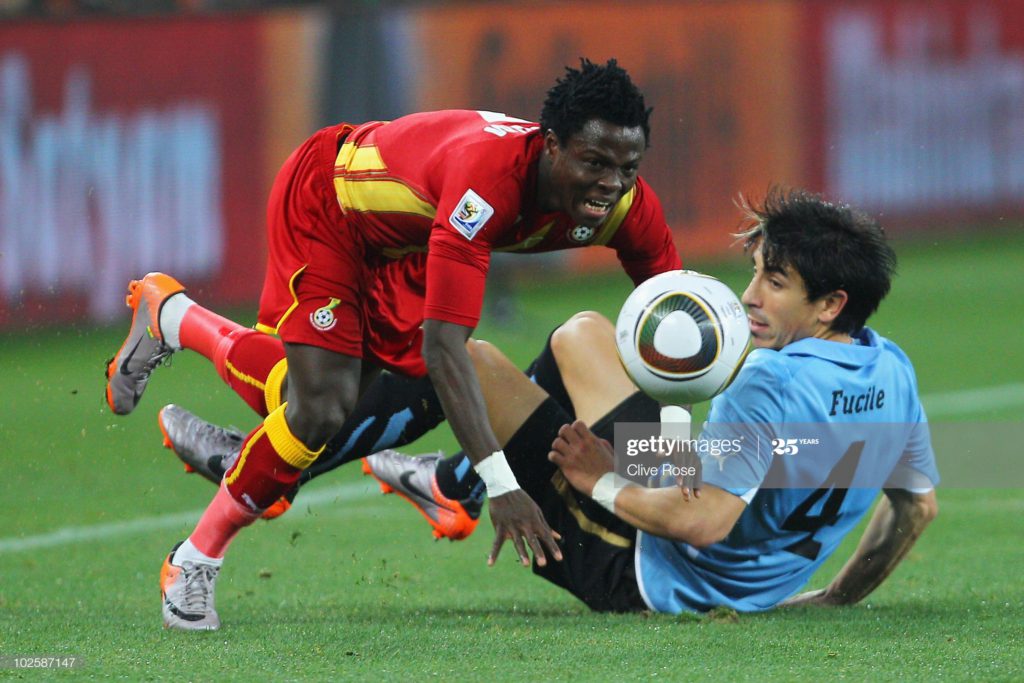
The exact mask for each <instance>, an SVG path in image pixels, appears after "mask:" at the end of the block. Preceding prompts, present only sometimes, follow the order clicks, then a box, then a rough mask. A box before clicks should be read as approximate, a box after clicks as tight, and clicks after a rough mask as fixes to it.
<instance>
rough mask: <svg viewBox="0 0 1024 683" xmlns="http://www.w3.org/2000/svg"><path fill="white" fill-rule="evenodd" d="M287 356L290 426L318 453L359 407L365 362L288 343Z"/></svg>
mask: <svg viewBox="0 0 1024 683" xmlns="http://www.w3.org/2000/svg"><path fill="white" fill-rule="evenodd" d="M285 354H286V355H287V358H288V384H287V387H286V391H285V395H286V397H287V399H288V401H287V409H286V413H285V414H286V419H287V423H288V427H289V429H290V432H291V434H293V435H294V436H295V437H296V438H297V439H298V440H299V441H301V442H302V443H303V444H305V445H306V446H307V447H309V448H310V449H312V450H319V449H320V448H322V447H323V446H324V444H326V443H327V440H328V439H330V438H331V437H332V436H334V435H335V434H336V433H337V432H338V430H340V429H341V427H342V425H344V424H345V418H346V417H347V416H348V415H349V414H351V413H352V410H353V408H354V407H355V405H356V401H357V399H358V398H359V385H360V379H361V377H362V360H361V359H359V358H355V357H353V356H347V355H345V354H342V353H337V352H334V351H329V350H327V349H322V348H320V347H317V346H310V345H308V344H292V343H286V344H285ZM307 467H308V465H307ZM303 469H305V468H303Z"/></svg>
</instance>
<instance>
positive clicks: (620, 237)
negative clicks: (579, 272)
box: [334, 110, 682, 327]
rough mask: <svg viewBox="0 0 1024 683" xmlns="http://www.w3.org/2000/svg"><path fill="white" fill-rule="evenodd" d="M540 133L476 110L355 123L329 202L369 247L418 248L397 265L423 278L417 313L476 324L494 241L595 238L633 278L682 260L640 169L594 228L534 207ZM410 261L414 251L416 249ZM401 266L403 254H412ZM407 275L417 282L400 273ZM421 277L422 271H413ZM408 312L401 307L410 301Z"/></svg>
mask: <svg viewBox="0 0 1024 683" xmlns="http://www.w3.org/2000/svg"><path fill="white" fill-rule="evenodd" d="M542 147H543V136H542V135H541V134H540V128H539V126H538V125H537V124H535V123H531V122H529V121H523V120H520V119H513V118H509V117H506V116H504V115H502V114H495V113H493V112H480V111H456V110H453V111H438V112H426V113H419V114H411V115H409V116H404V117H402V118H399V119H396V120H394V121H391V122H380V121H375V122H370V123H366V124H362V125H359V126H356V127H355V128H354V129H353V130H352V131H351V132H350V133H349V134H348V135H347V137H346V138H345V141H344V144H342V145H341V147H340V150H339V152H338V155H337V159H336V163H335V168H334V189H335V192H336V193H337V197H338V203H339V204H340V206H341V209H342V211H343V212H344V214H345V218H346V221H351V222H352V224H353V225H354V226H355V227H356V228H357V229H358V231H359V232H360V234H361V235H362V237H363V240H364V241H365V244H366V247H367V254H366V256H367V258H370V259H379V261H378V263H377V266H372V267H374V268H375V269H378V268H379V269H381V270H379V273H380V275H381V277H382V278H383V279H384V280H387V281H388V282H389V284H390V285H396V284H399V283H396V282H394V281H393V280H391V279H390V277H389V276H386V275H385V273H384V271H390V270H393V269H392V268H390V267H389V266H388V261H389V260H392V259H400V258H401V257H403V256H404V255H406V254H409V253H411V252H424V251H426V252H427V256H426V267H425V269H426V274H425V276H424V275H423V268H416V267H413V268H408V269H403V270H404V271H405V272H404V275H403V280H405V282H404V286H405V287H411V288H414V289H415V288H418V287H424V286H425V304H424V306H423V309H422V311H416V314H417V315H416V317H419V318H420V320H422V319H423V318H432V319H437V320H444V321H447V322H453V323H457V324H460V325H466V326H468V327H474V326H475V325H476V324H477V322H478V320H479V317H480V310H481V307H482V304H483V295H484V285H485V280H486V275H487V268H488V265H489V262H490V254H491V252H492V251H507V252H523V253H531V252H542V251H552V250H556V249H570V248H575V247H585V246H591V245H605V246H608V247H611V248H613V249H615V250H616V251H617V252H618V257H619V260H620V261H621V262H622V265H623V267H624V268H625V270H626V272H627V273H628V274H629V276H630V277H631V278H632V279H633V281H634V282H635V283H637V284H639V283H640V282H642V281H643V280H645V279H647V278H648V277H650V276H652V275H656V274H658V273H661V272H664V271H667V270H674V269H678V268H681V267H682V264H681V261H680V259H679V255H678V253H677V252H676V250H675V247H674V245H673V243H672V235H671V232H670V231H669V228H668V225H667V224H666V222H665V217H664V213H663V211H662V208H661V204H660V202H659V201H658V198H657V196H656V195H655V194H654V192H653V191H652V190H651V189H650V187H649V186H648V185H647V184H646V183H645V182H644V181H643V180H642V179H639V178H638V179H637V182H636V185H635V186H634V187H633V189H632V190H630V191H629V192H628V193H627V194H626V195H625V196H624V197H623V198H622V199H621V200H620V201H619V202H618V203H617V204H616V205H615V206H614V207H613V209H612V211H611V213H610V214H609V216H608V218H607V219H606V220H605V222H604V224H603V225H602V226H601V227H600V228H597V229H591V228H587V227H584V226H578V225H576V224H575V223H574V222H573V221H572V220H571V219H570V217H569V216H568V215H567V214H564V213H561V212H554V213H542V212H540V211H539V210H538V209H537V207H536V197H535V194H536V188H537V167H538V160H539V158H540V154H541V151H542ZM416 260H418V259H416ZM410 265H411V264H410ZM410 276H411V277H412V278H413V279H415V280H418V282H408V278H409V277H410ZM422 278H425V282H423V280H422ZM409 313H411V312H409Z"/></svg>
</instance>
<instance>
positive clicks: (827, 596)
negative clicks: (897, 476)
mask: <svg viewBox="0 0 1024 683" xmlns="http://www.w3.org/2000/svg"><path fill="white" fill-rule="evenodd" d="M938 512H939V504H938V500H937V499H936V497H935V491H934V490H932V491H929V492H928V493H923V494H917V493H912V492H910V491H905V490H903V489H886V490H885V495H884V496H883V497H882V499H881V500H880V501H879V502H878V506H877V507H876V508H875V512H874V514H873V515H872V516H871V521H870V522H869V523H868V527H867V529H865V531H864V535H863V536H861V539H860V543H858V545H857V549H856V550H855V551H854V553H853V555H852V556H851V557H850V559H849V560H847V562H846V564H845V565H843V568H842V569H841V570H840V571H839V574H838V575H836V577H835V578H834V579H833V580H832V582H831V583H830V584H829V585H828V586H827V587H826V588H822V589H819V590H816V591H808V592H806V593H801V594H799V595H797V596H795V597H793V598H791V599H789V600H787V601H786V602H784V603H782V604H783V605H784V606H794V605H852V604H854V603H857V602H859V601H861V600H863V599H864V598H865V597H867V596H868V595H869V594H870V593H871V591H873V590H874V589H875V588H877V587H878V586H879V585H880V584H881V583H882V581H884V580H885V579H886V577H888V576H889V575H890V574H891V573H892V572H893V570H894V569H895V568H896V566H897V565H898V564H899V563H900V561H901V560H902V559H903V558H904V557H906V555H907V553H908V552H909V551H910V549H911V548H912V547H913V546H914V543H915V542H916V541H917V539H918V538H919V537H920V536H921V534H922V533H923V532H924V530H925V528H926V527H927V526H928V525H929V524H930V523H931V521H932V520H933V519H935V516H936V515H937V514H938Z"/></svg>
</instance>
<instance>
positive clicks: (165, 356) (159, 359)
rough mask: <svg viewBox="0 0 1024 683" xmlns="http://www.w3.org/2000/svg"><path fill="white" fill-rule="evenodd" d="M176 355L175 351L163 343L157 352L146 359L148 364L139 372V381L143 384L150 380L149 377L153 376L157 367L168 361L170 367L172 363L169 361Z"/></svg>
mask: <svg viewBox="0 0 1024 683" xmlns="http://www.w3.org/2000/svg"><path fill="white" fill-rule="evenodd" d="M173 353H174V349H172V348H171V347H170V346H167V345H166V344H164V343H163V342H160V345H159V346H158V347H157V352H156V353H154V354H153V355H152V356H150V357H149V358H147V359H146V362H145V363H143V364H142V369H141V370H140V371H139V379H140V380H141V381H143V382H145V381H146V380H148V379H149V376H150V375H152V374H153V371H154V370H156V368H157V366H158V365H160V364H161V363H163V362H164V360H167V365H168V367H170V365H171V361H170V360H169V359H170V357H171V354H173Z"/></svg>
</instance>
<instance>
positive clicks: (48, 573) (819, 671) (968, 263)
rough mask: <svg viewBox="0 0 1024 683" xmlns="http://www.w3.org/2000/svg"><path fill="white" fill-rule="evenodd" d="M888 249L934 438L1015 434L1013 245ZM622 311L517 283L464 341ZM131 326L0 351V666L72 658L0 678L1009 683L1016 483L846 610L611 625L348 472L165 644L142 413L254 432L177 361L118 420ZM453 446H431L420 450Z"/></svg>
mask: <svg viewBox="0 0 1024 683" xmlns="http://www.w3.org/2000/svg"><path fill="white" fill-rule="evenodd" d="M898 252H899V253H900V256H901V268H900V273H901V274H900V276H899V277H898V279H897V280H896V284H895V287H894V290H893V292H892V294H891V296H890V298H889V300H888V301H886V302H885V303H884V304H883V307H882V310H881V311H880V312H879V314H878V315H877V316H876V318H875V319H874V320H873V323H872V324H873V326H874V327H875V328H876V329H878V330H879V331H880V332H881V333H883V334H885V335H887V336H890V337H891V338H893V339H895V340H896V341H898V342H899V343H900V344H901V345H902V346H903V347H904V348H905V349H906V350H907V352H908V353H909V355H910V356H911V358H912V359H913V360H914V362H915V365H916V367H917V371H918V376H919V380H920V386H921V392H922V394H923V395H924V396H925V397H926V406H928V405H929V401H931V402H932V405H934V406H935V412H934V413H932V420H933V421H938V420H975V421H978V420H982V421H984V420H1003V421H1019V420H1020V417H1019V414H1020V412H1021V409H1022V408H1024V354H1022V353H1021V350H1020V349H1021V343H1020V335H1021V324H1022V320H1024V298H1022V297H1021V284H1022V283H1024V275H1022V274H1024V236H1021V235H1019V234H1018V235H1009V234H1002V235H999V236H990V237H980V238H975V239H972V240H967V239H963V238H947V237H937V238H935V239H928V240H923V241H922V240H919V241H915V242H909V243H900V244H898ZM689 265H691V266H692V267H695V268H698V269H701V270H705V271H707V272H710V273H712V274H717V275H719V276H720V277H722V278H723V279H725V280H726V281H727V282H729V283H730V284H731V285H733V286H734V287H735V288H737V289H741V288H742V287H743V286H744V285H745V278H746V276H747V273H748V268H747V267H746V265H745V264H743V263H740V262H736V261H731V262H727V263H717V262H715V263H691V264H689ZM627 291H628V284H627V281H626V280H625V278H624V277H623V276H621V275H615V276H607V277H600V278H596V279H593V278H592V279H589V280H587V281H573V282H568V283H560V284H558V285H557V293H558V295H557V297H556V296H552V294H551V290H550V288H545V287H542V286H539V285H530V286H526V285H524V286H523V288H522V292H521V300H520V316H521V320H520V323H519V324H518V325H517V326H516V327H515V329H514V330H511V331H510V330H503V329H497V328H493V327H488V326H486V325H485V326H483V327H481V329H480V330H479V331H478V332H479V334H478V336H480V337H482V338H487V339H491V340H493V341H495V342H496V343H497V344H498V345H499V346H501V347H502V348H504V349H506V350H507V351H508V352H509V353H510V355H511V356H512V357H513V359H514V360H515V361H516V362H518V363H521V364H525V363H526V362H528V361H529V360H530V358H531V357H532V355H533V354H534V353H535V352H536V351H537V350H538V349H539V348H540V344H541V343H542V342H543V340H544V338H545V336H546V334H547V332H548V331H549V330H550V329H551V328H552V327H553V326H554V325H556V324H557V323H558V322H560V321H562V320H563V319H564V318H566V317H567V316H568V315H570V314H571V313H573V312H575V311H577V310H581V309H585V308H592V309H597V310H599V311H602V312H604V313H606V314H608V315H611V316H613V317H614V314H615V312H616V310H617V306H618V304H619V302H621V300H622V298H623V296H624V295H625V293H626V292H627ZM243 322H246V323H249V322H251V320H244V321H243ZM125 328H126V324H118V325H116V326H115V327H113V328H108V329H100V330H94V329H81V330H79V329H61V330H49V331H43V332H35V333H31V334H17V335H13V334H8V335H5V336H0V349H2V352H0V368H2V370H0V377H2V380H3V388H4V397H5V399H6V400H5V402H4V408H3V410H2V411H0V437H2V439H0V443H2V446H3V449H4V451H3V454H2V455H0V463H2V465H3V467H2V475H0V656H12V655H18V656H27V655H49V656H55V655H61V656H76V657H79V658H81V659H80V661H81V665H80V667H79V668H77V669H76V670H75V671H73V672H62V674H56V673H53V672H47V673H45V674H44V673H40V672H38V671H28V670H15V669H9V668H8V669H0V679H4V678H24V679H27V680H44V679H45V680H48V679H50V678H55V677H57V676H58V675H70V676H75V677H80V676H84V677H95V678H104V679H105V678H123V679H127V680H163V679H167V680H177V681H185V680H235V679H238V680H242V679H248V680H337V679H370V678H373V679H378V678H380V679H391V680H413V679H414V680H423V679H431V678H436V679H442V680H443V679H466V680H478V679H485V678H489V679H513V678H515V679H518V680H540V679H570V678H571V679H578V680H623V679H641V678H643V679H669V680H680V679H684V678H690V677H694V678H695V679H708V678H711V679H722V680H746V679H751V680H763V679H769V680H798V679H803V680H814V679H821V678H825V679H839V678H846V679H849V680H865V679H871V680H892V679H897V678H899V679H904V678H907V679H919V680H929V681H930V680H964V679H967V678H978V679H980V680H1000V679H1001V680H1020V679H1022V678H1024V664H1022V657H1024V582H1022V580H1021V571H1022V570H1021V567H1024V491H1022V490H1021V489H1012V488H1006V489H988V490H963V489H960V490H957V489H955V488H950V489H941V488H940V491H939V501H940V513H939V517H938V519H937V520H936V521H935V523H934V524H933V526H932V527H931V528H930V529H929V530H928V532H927V533H926V534H925V535H924V537H923V538H922V539H921V540H920V541H919V543H918V544H917V546H916V547H915V548H914V550H913V551H912V553H911V555H910V556H909V558H908V559H907V560H905V561H904V563H903V564H902V565H901V566H900V567H899V568H898V569H897V571H896V572H895V574H894V575H893V576H892V577H890V579H889V580H888V581H887V582H886V583H885V584H884V585H883V586H882V587H881V588H880V589H879V590H877V591H876V592H875V593H874V594H873V595H871V596H870V597H869V599H868V600H866V601H865V602H864V603H862V604H860V605H858V606H855V607H852V608H845V609H828V610H826V609H813V608H809V609H800V610H789V611H777V612H773V613H767V614H761V615H740V616H736V615H732V614H718V615H713V616H705V617H697V616H692V617H691V616H687V617H672V616H665V615H647V616H644V615H626V616H621V615H620V616H616V615H602V614H593V613H590V612H588V611H587V609H586V608H585V607H583V605H581V604H580V603H578V602H576V601H575V600H574V599H573V598H572V597H571V596H569V595H568V594H566V593H563V592H561V591H560V590H558V589H556V588H554V587H552V586H550V585H548V584H547V583H545V582H543V581H541V580H539V579H537V578H535V577H534V576H532V575H531V574H530V572H529V571H528V570H524V569H523V568H521V567H519V566H517V565H516V563H515V562H514V561H513V553H511V552H510V551H509V549H508V548H507V549H506V552H505V555H504V556H503V557H502V559H501V561H499V563H498V566H496V567H494V568H491V569H488V568H487V567H486V565H485V556H486V554H487V550H488V547H489V545H490V542H491V530H490V525H489V524H487V523H486V522H485V523H484V524H483V525H482V526H481V527H480V529H479V530H478V532H477V533H476V534H475V535H474V536H473V537H472V538H470V539H468V540H467V541H464V542H461V543H449V542H441V543H435V542H433V540H432V539H431V537H430V533H429V529H428V527H427V526H426V524H425V523H424V522H422V520H421V519H420V518H419V516H418V515H417V514H416V513H415V512H413V511H412V509H411V508H409V507H408V506H407V505H406V504H405V503H404V502H403V501H401V500H399V499H398V498H397V497H395V496H387V497H384V496H379V495H374V490H375V489H374V487H373V486H371V484H370V482H369V481H367V480H366V479H365V478H363V477H361V476H360V475H359V472H358V467H356V466H350V467H348V468H347V469H344V470H341V471H339V472H336V473H335V475H336V476H328V477H324V478H322V479H320V480H318V481H317V482H316V483H315V485H313V486H310V487H309V488H308V489H306V490H304V491H303V493H302V494H300V496H299V498H298V499H297V505H296V507H295V508H294V509H293V510H292V511H291V512H289V513H288V514H287V515H285V516H284V517H283V518H281V519H280V520H277V521H275V522H272V523H265V522H259V523H257V524H256V525H255V526H254V527H253V528H251V529H249V530H247V531H246V532H244V533H243V534H242V535H241V536H240V537H239V539H238V540H237V541H236V543H235V545H234V547H233V551H232V553H231V555H230V558H229V560H228V562H227V563H226V564H225V568H224V570H223V572H222V575H221V578H220V580H219V583H218V593H217V604H218V609H219V611H220V614H221V617H222V619H223V622H224V627H223V629H222V630H221V631H220V632H217V633H204V634H183V633H175V632H168V631H165V630H163V629H162V628H161V627H160V613H159V604H158V586H157V579H158V572H159V567H160V563H161V561H162V558H163V555H164V553H166V552H167V551H168V549H169V548H170V546H171V545H172V544H173V543H174V542H175V541H177V540H180V539H182V538H184V537H185V536H186V535H187V534H188V532H189V531H190V530H191V528H192V526H193V524H194V522H195V520H196V519H198V515H199V513H200V511H201V510H202V508H203V507H204V506H205V504H206V503H207V502H208V501H209V498H210V496H211V494H212V493H213V488H212V487H211V486H210V485H209V484H207V483H206V482H204V481H202V480H201V479H199V478H198V477H197V476H194V475H188V476H186V475H184V474H183V473H182V472H181V470H180V468H179V466H178V464H177V461H176V460H175V458H174V457H173V456H172V455H171V454H170V452H168V451H166V450H164V449H163V448H161V447H160V436H159V431H158V430H157V427H156V421H155V418H156V413H157V410H158V409H159V408H160V406H162V405H163V404H164V403H168V402H178V403H181V404H183V405H185V406H187V407H189V408H191V409H193V410H195V411H197V412H198V413H200V414H201V415H204V416H207V417H210V418H212V419H215V420H218V421H222V422H225V423H232V424H236V425H239V426H240V427H243V428H248V427H250V426H251V424H252V423H253V420H252V417H251V416H250V415H249V414H247V410H246V409H245V408H244V406H242V405H241V402H240V401H238V400H237V399H236V398H235V397H234V395H233V394H232V393H231V392H230V391H229V390H228V389H227V388H226V387H224V386H223V385H222V384H221V383H220V381H219V380H218V379H217V378H216V376H215V375H214V373H213V372H211V371H210V369H209V367H208V365H207V364H206V362H205V361H203V360H202V359H200V358H198V357H196V356H194V355H190V354H180V355H179V356H177V357H175V359H174V362H173V367H171V368H160V369H159V370H157V372H156V374H155V376H154V380H153V383H152V385H151V386H150V388H149V390H148V392H147V395H146V397H145V398H144V399H143V401H142V404H141V405H140V407H139V408H138V410H137V411H136V413H135V414H133V415H132V416H131V417H129V418H117V417H114V416H113V415H111V414H110V413H109V412H108V411H107V410H106V409H105V407H104V404H103V402H102V399H101V387H102V361H103V360H104V359H105V358H106V357H107V356H108V355H109V354H110V353H111V352H112V351H113V350H114V349H115V348H116V347H117V345H118V344H119V343H120V341H121V338H122V335H123V332H124V329H125ZM992 387H998V388H1000V389H999V390H998V391H997V392H995V393H992V392H991V391H989V392H982V393H981V394H973V395H969V394H964V393H963V392H965V391H966V390H969V389H990V388H992ZM979 396H980V397H981V398H978V397H979ZM986 396H988V397H989V398H991V397H992V396H996V397H997V400H995V401H991V400H989V401H986V400H985V397H986ZM961 399H962V400H961ZM453 445H454V444H453V441H452V439H451V437H450V435H449V434H447V433H446V432H445V431H444V430H438V431H437V432H435V433H434V434H432V435H429V436H428V437H425V438H424V440H423V441H422V442H421V443H420V444H417V446H419V447H421V450H427V449H433V448H438V447H442V448H446V449H449V450H450V449H451V448H452V446H453ZM1018 462H1019V459H1018ZM856 536H857V534H854V535H852V536H851V537H850V538H849V539H848V540H847V543H846V544H845V545H844V546H843V547H842V548H841V549H840V550H839V552H838V553H837V554H836V555H835V556H834V557H833V558H832V559H831V560H830V561H829V562H828V563H827V564H826V565H825V567H824V568H823V569H822V570H821V571H820V572H819V573H818V575H817V576H816V577H815V578H814V580H813V581H812V584H811V586H812V587H818V586H822V585H824V584H825V583H826V582H827V581H828V580H829V579H830V578H831V577H832V576H833V575H834V573H835V572H836V570H837V569H838V567H839V566H840V564H841V563H842V561H843V560H845V558H846V557H847V556H848V554H849V552H850V550H851V549H852V547H853V544H854V543H855V541H856Z"/></svg>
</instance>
